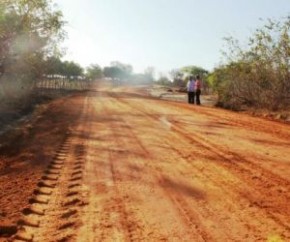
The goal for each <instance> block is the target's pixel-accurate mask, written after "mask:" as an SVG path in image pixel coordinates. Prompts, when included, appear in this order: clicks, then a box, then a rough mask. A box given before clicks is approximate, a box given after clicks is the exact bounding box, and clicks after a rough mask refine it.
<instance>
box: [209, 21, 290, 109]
mask: <svg viewBox="0 0 290 242" xmlns="http://www.w3.org/2000/svg"><path fill="white" fill-rule="evenodd" d="M226 40H227V42H228V46H229V49H228V51H227V52H226V53H225V56H226V58H227V63H226V64H224V65H222V66H220V67H218V68H216V69H215V70H214V72H213V73H212V74H211V76H210V80H211V84H212V87H213V88H214V89H215V91H216V92H217V93H218V95H219V104H220V105H222V106H224V107H228V108H233V109H240V108H241V106H242V105H247V106H253V107H258V108H269V109H271V110H277V109H282V108H285V107H289V105H290V16H289V17H287V18H285V19H284V20H283V21H272V20H268V22H267V23H266V24H265V25H264V26H263V27H262V28H260V29H257V30H256V31H255V33H254V34H253V36H252V37H251V38H250V39H249V42H248V48H247V49H242V48H241V47H240V46H239V43H238V41H236V40H234V39H233V38H227V39H226Z"/></svg>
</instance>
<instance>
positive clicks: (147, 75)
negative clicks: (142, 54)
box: [144, 66, 155, 83]
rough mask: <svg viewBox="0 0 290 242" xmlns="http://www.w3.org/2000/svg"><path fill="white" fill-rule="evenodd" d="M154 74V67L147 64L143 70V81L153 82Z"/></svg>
mask: <svg viewBox="0 0 290 242" xmlns="http://www.w3.org/2000/svg"><path fill="white" fill-rule="evenodd" d="M154 75H155V68H154V67H152V66H148V67H147V68H146V69H145V70H144V79H145V80H144V81H145V82H148V83H149V82H153V81H154Z"/></svg>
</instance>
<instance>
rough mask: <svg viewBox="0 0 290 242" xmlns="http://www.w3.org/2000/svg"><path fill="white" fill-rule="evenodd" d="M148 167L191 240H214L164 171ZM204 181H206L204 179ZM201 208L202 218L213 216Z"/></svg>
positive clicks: (131, 130) (200, 218) (137, 140)
mask: <svg viewBox="0 0 290 242" xmlns="http://www.w3.org/2000/svg"><path fill="white" fill-rule="evenodd" d="M123 122H125V121H123ZM125 123H126V125H124V126H125V127H127V132H126V133H129V132H130V133H133V136H134V139H135V142H136V143H140V139H138V137H137V136H136V135H135V134H134V131H133V129H132V127H130V125H129V124H128V123H127V122H125ZM158 123H159V120H158ZM162 142H165V143H166V144H168V145H169V147H170V149H171V150H175V148H174V147H173V146H172V145H171V143H169V142H168V141H167V140H165V139H162ZM140 147H144V145H143V144H142V143H141V145H140ZM178 154H181V152H180V151H178ZM180 158H181V156H179V159H178V161H179V162H180V161H182V159H181V160H180ZM150 168H151V173H155V177H156V178H157V180H158V181H159V183H160V184H161V186H162V187H163V189H164V190H165V192H166V195H167V196H168V197H169V198H170V199H171V200H172V202H173V203H174V205H175V207H176V208H177V210H178V211H179V213H180V214H181V216H182V218H183V221H184V223H185V225H186V226H188V227H189V230H190V231H191V232H189V233H190V234H194V236H193V240H194V241H197V240H198V241H215V239H213V237H212V236H211V232H210V231H209V230H207V229H206V228H205V227H203V225H202V224H203V221H202V217H201V216H200V215H199V214H197V213H196V212H195V211H194V210H192V208H191V206H189V205H188V204H187V202H186V200H185V199H184V198H183V196H182V195H181V194H176V193H175V192H173V191H172V190H171V189H170V185H169V186H168V185H167V182H166V179H165V178H164V177H163V176H162V175H161V173H160V172H162V173H164V172H163V171H162V170H161V171H160V170H159V169H156V167H152V166H150ZM201 177H202V176H201ZM203 180H204V179H203ZM205 182H207V181H206V180H205ZM201 210H202V211H203V213H202V215H203V218H209V217H214V216H215V215H214V212H212V211H210V210H209V209H206V206H203V207H200V206H199V209H198V211H199V212H200V211H201ZM240 223H244V222H243V221H242V220H240ZM231 226H232V225H231V224H228V228H229V230H230V229H231ZM255 231H256V229H255ZM225 233H226V232H225ZM246 236H248V235H246ZM227 239H230V240H231V241H236V240H234V239H233V238H232V237H230V236H229V235H228V237H227Z"/></svg>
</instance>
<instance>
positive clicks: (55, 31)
mask: <svg viewBox="0 0 290 242" xmlns="http://www.w3.org/2000/svg"><path fill="white" fill-rule="evenodd" d="M63 25H64V21H63V20H62V13H61V12H60V11H58V10H55V9H54V8H53V6H52V4H51V1H50V0H38V1H28V0H6V1H5V2H4V3H3V2H1V5H0V65H1V66H2V68H3V70H4V72H10V73H21V74H25V73H26V74H28V75H30V76H31V75H32V76H35V77H37V76H39V75H40V72H41V70H42V68H40V67H41V66H40V64H41V63H42V62H43V60H44V57H45V56H49V55H51V54H52V53H55V52H56V51H57V50H58V49H57V43H58V42H59V41H60V40H62V39H63V38H64V31H63V28H62V27H63ZM39 68H40V69H39Z"/></svg>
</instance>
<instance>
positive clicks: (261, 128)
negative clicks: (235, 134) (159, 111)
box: [158, 100, 290, 141]
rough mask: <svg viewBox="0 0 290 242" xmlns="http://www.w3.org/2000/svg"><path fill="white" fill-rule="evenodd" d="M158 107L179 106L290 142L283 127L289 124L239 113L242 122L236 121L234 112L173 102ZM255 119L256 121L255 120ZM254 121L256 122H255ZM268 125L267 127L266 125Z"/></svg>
mask: <svg viewBox="0 0 290 242" xmlns="http://www.w3.org/2000/svg"><path fill="white" fill-rule="evenodd" d="M158 105H161V106H165V107H167V108H172V107H173V105H174V106H178V109H180V108H182V109H185V110H189V111H193V110H194V111H195V112H197V113H198V114H202V115H204V116H205V117H208V116H210V117H212V118H214V120H215V121H216V122H217V123H219V122H220V120H221V118H222V120H223V122H225V121H226V124H227V125H231V126H235V127H243V128H245V129H250V130H253V131H258V132H263V133H266V134H269V133H270V134H271V135H274V136H277V137H279V138H282V139H285V140H287V141H288V140H289V139H290V132H287V131H285V130H284V129H283V127H287V126H288V125H287V124H284V123H279V122H275V121H269V120H266V119H262V118H259V117H252V116H250V115H247V114H242V113H238V115H239V117H240V120H238V119H236V118H235V117H234V116H235V115H237V114H236V113H234V112H233V111H228V110H223V109H219V108H215V109H214V108H210V107H195V106H191V107H190V106H188V105H187V104H183V103H176V102H172V101H163V100H159V101H158ZM254 119H255V120H254ZM253 120H254V121H253ZM258 120H261V121H263V125H259V124H257V122H258ZM265 124H266V125H265Z"/></svg>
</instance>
